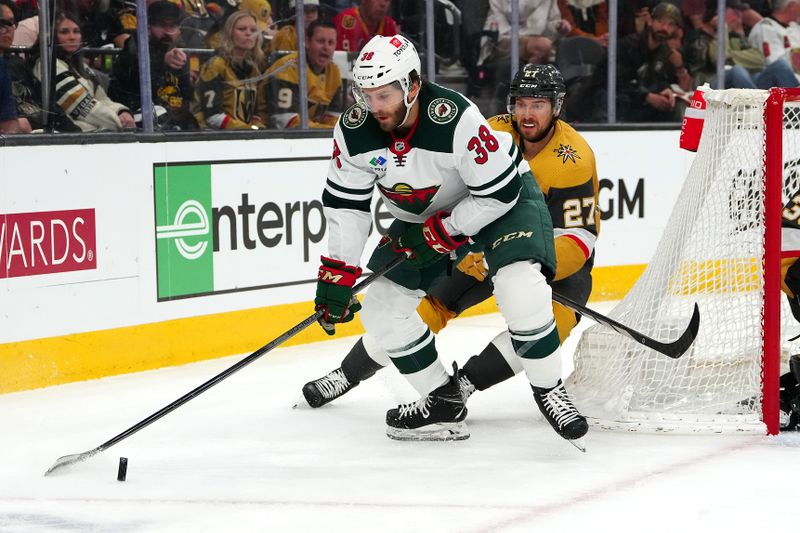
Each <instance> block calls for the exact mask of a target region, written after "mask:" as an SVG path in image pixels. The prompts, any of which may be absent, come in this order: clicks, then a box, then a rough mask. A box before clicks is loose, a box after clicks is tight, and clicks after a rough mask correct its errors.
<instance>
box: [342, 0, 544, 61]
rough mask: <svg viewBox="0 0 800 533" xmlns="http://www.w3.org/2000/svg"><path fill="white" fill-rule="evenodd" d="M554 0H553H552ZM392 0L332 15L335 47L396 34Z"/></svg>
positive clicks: (352, 48)
mask: <svg viewBox="0 0 800 533" xmlns="http://www.w3.org/2000/svg"><path fill="white" fill-rule="evenodd" d="M553 1H555V0H553ZM391 9H392V0H361V4H360V5H358V6H356V7H351V8H350V9H345V10H344V11H342V12H341V13H338V14H337V15H336V16H335V17H333V23H334V24H335V25H336V33H337V38H336V49H337V50H345V51H347V52H358V51H359V50H361V48H363V47H364V45H365V44H367V43H368V42H369V40H370V39H372V38H373V37H375V36H376V35H383V36H392V35H397V33H398V29H397V23H396V22H395V21H394V19H392V17H390V16H389V11H390V10H391Z"/></svg>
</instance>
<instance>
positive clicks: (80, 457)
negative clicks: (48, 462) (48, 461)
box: [44, 448, 100, 477]
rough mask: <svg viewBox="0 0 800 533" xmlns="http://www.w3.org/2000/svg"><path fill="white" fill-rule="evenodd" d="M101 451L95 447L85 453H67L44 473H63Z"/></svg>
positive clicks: (46, 474) (49, 474)
mask: <svg viewBox="0 0 800 533" xmlns="http://www.w3.org/2000/svg"><path fill="white" fill-rule="evenodd" d="M98 453H100V450H98V449H97V448H95V449H94V450H90V451H88V452H83V453H73V454H72V455H65V456H64V457H59V458H58V459H57V460H56V462H55V463H53V466H51V467H50V468H49V469H48V470H47V472H45V473H44V475H45V477H47V476H51V475H53V474H63V473H65V471H66V470H67V469H68V468H69V467H70V466H72V465H75V464H78V463H82V462H84V461H85V460H87V459H89V458H90V457H94V456H95V455H97V454H98Z"/></svg>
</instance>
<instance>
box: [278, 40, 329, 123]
mask: <svg viewBox="0 0 800 533" xmlns="http://www.w3.org/2000/svg"><path fill="white" fill-rule="evenodd" d="M287 63H290V64H289V66H286V65H287ZM284 67H285V68H284ZM281 69H283V70H281ZM269 72H277V74H275V75H274V76H273V77H271V78H270V79H269V82H268V83H267V106H268V111H269V116H270V125H271V126H272V127H274V128H296V127H298V126H299V125H300V115H299V113H300V106H299V104H300V71H299V70H298V68H297V52H294V53H291V54H288V55H286V56H284V57H282V58H280V59H279V60H277V61H276V62H275V63H273V64H272V66H271V67H270V69H269ZM306 79H307V80H308V126H309V127H311V128H332V127H334V126H335V125H336V121H337V120H338V119H339V115H340V114H341V112H342V76H341V74H340V73H339V67H338V66H336V64H335V63H330V64H329V65H328V67H327V68H326V69H325V71H324V72H321V73H319V74H317V73H315V72H314V71H312V70H311V67H309V66H307V67H306Z"/></svg>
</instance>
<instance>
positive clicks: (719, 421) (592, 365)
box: [568, 90, 800, 432]
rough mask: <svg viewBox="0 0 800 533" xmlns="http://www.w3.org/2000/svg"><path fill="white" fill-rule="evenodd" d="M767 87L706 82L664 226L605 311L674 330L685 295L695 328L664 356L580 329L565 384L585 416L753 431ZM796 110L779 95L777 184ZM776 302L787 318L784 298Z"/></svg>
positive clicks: (799, 153)
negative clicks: (675, 355) (696, 128)
mask: <svg viewBox="0 0 800 533" xmlns="http://www.w3.org/2000/svg"><path fill="white" fill-rule="evenodd" d="M767 96H768V92H767V91H756V90H752V91H750V90H728V91H710V92H708V93H706V99H707V103H708V106H707V112H706V119H705V127H704V132H703V137H702V140H701V143H700V147H699V150H698V152H697V155H696V158H695V160H694V163H693V164H692V168H691V170H690V172H689V175H688V177H687V179H686V182H685V183H684V186H683V189H682V190H681V193H680V196H679V197H678V200H677V202H676V205H675V207H674V209H673V212H672V215H671V216H670V219H669V222H668V224H667V228H666V230H665V231H664V235H663V236H662V238H661V241H660V242H659V245H658V248H657V250H656V252H655V255H654V257H653V259H652V261H651V262H650V263H649V265H648V267H647V269H646V270H645V272H644V273H643V275H642V276H641V278H640V279H639V280H638V281H637V283H636V284H635V285H634V287H633V288H632V289H631V291H630V292H629V293H628V294H627V295H626V297H625V298H624V299H623V300H622V301H621V302H620V303H619V304H618V305H617V306H616V307H615V309H614V310H613V311H612V312H611V313H609V315H610V316H611V317H612V318H614V319H616V320H618V321H620V322H622V323H624V324H626V325H629V326H631V327H633V328H634V329H636V330H638V331H641V332H642V333H645V334H646V335H649V336H651V337H654V338H656V339H658V340H675V339H677V337H678V336H679V335H680V334H681V332H682V331H683V329H684V328H685V327H686V325H687V323H688V320H689V317H690V316H691V313H692V306H693V304H694V302H697V303H698V304H699V306H700V329H699V333H698V336H697V339H696V340H695V342H694V344H693V346H692V347H691V348H690V350H689V352H687V353H686V354H685V355H684V356H683V357H682V358H681V359H678V360H673V359H669V358H668V357H666V356H664V355H662V354H659V353H657V352H653V351H651V350H649V349H647V348H644V347H643V346H641V345H640V344H637V343H636V342H634V341H632V340H630V339H628V338H625V337H622V336H620V335H618V334H616V333H614V332H612V331H610V330H608V329H607V328H604V327H601V326H593V327H591V328H589V329H588V330H586V331H585V332H584V333H583V336H582V337H581V339H580V342H579V345H578V348H577V350H576V353H575V371H574V373H573V374H572V376H570V379H569V382H568V390H569V391H570V393H571V394H572V395H573V396H574V398H575V400H576V404H577V405H578V407H579V409H580V410H581V412H582V413H584V414H585V415H587V416H588V417H590V419H591V420H592V421H593V422H595V423H597V424H599V425H601V426H603V427H610V428H622V429H631V430H633V429H640V430H650V431H681V432H693V431H704V432H709V431H710V432H723V431H757V432H763V431H764V425H763V424H762V422H761V354H762V309H763V287H762V285H763V278H762V269H761V263H762V257H763V244H764V224H763V219H764V217H763V203H762V202H763V188H764V180H763V169H762V167H763V163H762V162H763V159H764V125H763V109H764V102H765V100H766V97H767ZM790 106H795V107H790ZM798 109H800V108H798V107H796V104H787V107H786V108H785V111H784V116H785V124H784V135H783V139H784V161H785V172H784V179H785V182H784V195H786V194H787V192H788V193H791V194H795V193H796V192H797V191H798V176H797V172H796V169H797V168H798V167H800V159H798V158H800V142H798V138H797V136H798V135H800V129H797V128H800V115H798ZM631 245H633V246H635V243H631ZM599 246H602V235H601V238H600V240H599ZM782 302H783V303H782V305H783V306H784V307H785V309H784V310H783V314H784V316H785V317H787V316H789V315H788V313H789V311H788V305H786V303H785V299H783V298H782ZM782 323H783V324H784V325H785V326H786V328H788V329H790V330H793V331H784V333H785V334H787V335H788V336H791V335H790V334H792V333H794V334H797V329H798V328H797V326H796V325H795V322H794V320H792V319H791V318H787V319H785V320H783V321H782ZM783 338H786V336H784V337H783ZM783 350H784V351H785V352H786V353H789V352H790V351H791V350H792V347H791V346H789V345H788V343H786V342H784V347H783ZM793 353H797V352H796V351H794V352H793Z"/></svg>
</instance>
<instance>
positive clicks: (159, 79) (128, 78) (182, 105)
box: [109, 0, 197, 130]
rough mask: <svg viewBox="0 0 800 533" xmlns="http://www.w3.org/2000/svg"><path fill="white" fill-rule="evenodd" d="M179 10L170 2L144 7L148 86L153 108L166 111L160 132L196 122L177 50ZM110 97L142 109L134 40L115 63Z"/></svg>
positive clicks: (186, 71) (183, 64)
mask: <svg viewBox="0 0 800 533" xmlns="http://www.w3.org/2000/svg"><path fill="white" fill-rule="evenodd" d="M180 20H181V10H180V8H179V7H178V6H176V5H175V4H173V3H172V2H168V1H166V0H157V1H156V2H153V3H152V4H150V5H149V6H148V8H147V22H148V26H149V27H148V29H147V33H148V35H149V39H148V40H149V47H150V85H151V87H152V90H153V91H152V92H153V96H152V98H153V105H155V106H161V107H163V108H164V109H165V110H166V112H167V113H166V116H165V117H163V119H160V120H159V126H160V128H161V129H181V130H190V129H196V128H197V122H196V120H195V118H194V116H193V115H192V113H191V111H190V110H189V105H190V104H191V102H192V95H193V91H192V84H191V80H190V76H189V62H188V58H187V57H186V53H184V51H183V50H181V49H180V48H176V44H177V42H178V39H180V36H181V30H180ZM109 95H110V96H111V97H112V98H113V99H114V100H116V101H118V102H121V103H123V104H125V105H126V106H128V108H130V109H136V110H138V109H141V107H142V99H141V95H140V93H139V51H138V48H137V46H136V39H128V40H127V41H125V45H124V47H123V49H122V52H120V54H119V56H117V59H116V60H115V61H114V66H113V69H112V71H111V85H110V87H109Z"/></svg>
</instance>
